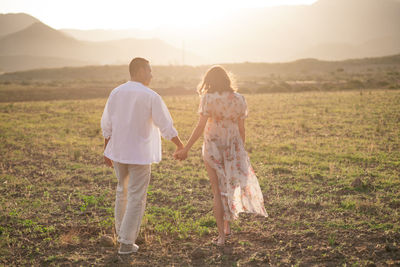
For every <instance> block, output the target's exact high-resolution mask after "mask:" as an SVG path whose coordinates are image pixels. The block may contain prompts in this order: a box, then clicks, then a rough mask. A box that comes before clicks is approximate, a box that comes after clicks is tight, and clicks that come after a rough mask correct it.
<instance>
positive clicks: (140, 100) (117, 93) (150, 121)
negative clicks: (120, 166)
mask: <svg viewBox="0 0 400 267" xmlns="http://www.w3.org/2000/svg"><path fill="white" fill-rule="evenodd" d="M101 128H102V131H103V136H104V138H106V139H108V138H110V140H109V142H108V144H107V147H106V149H105V150H104V155H105V156H106V157H107V158H109V159H111V160H113V161H117V162H120V163H125V164H142V165H145V164H151V163H158V162H160V161H161V138H160V132H161V135H162V136H163V137H164V138H165V139H168V140H171V139H172V138H173V137H175V136H177V135H178V132H177V131H176V129H175V128H174V126H173V121H172V118H171V115H170V113H169V111H168V108H167V106H166V105H165V103H164V101H163V100H162V98H161V96H160V95H158V94H157V93H156V92H154V91H153V90H151V89H150V88H148V87H146V86H144V85H143V84H141V83H139V82H133V81H128V82H126V83H124V84H122V85H120V86H118V87H117V88H115V89H114V90H112V92H111V93H110V96H109V98H108V100H107V103H106V106H105V108H104V112H103V116H102V118H101Z"/></svg>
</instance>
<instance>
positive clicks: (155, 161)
mask: <svg viewBox="0 0 400 267" xmlns="http://www.w3.org/2000/svg"><path fill="white" fill-rule="evenodd" d="M104 156H106V157H107V158H109V159H111V160H112V161H116V162H119V163H122V164H137V165H149V164H152V163H160V161H161V159H160V160H158V161H157V160H152V161H138V160H123V159H117V158H115V157H113V156H109V155H106V153H104Z"/></svg>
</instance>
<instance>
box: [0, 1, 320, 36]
mask: <svg viewBox="0 0 400 267" xmlns="http://www.w3.org/2000/svg"><path fill="white" fill-rule="evenodd" d="M316 1H317V0H230V1H229V0H202V1H195V0H169V1H165V0H148V1H123V0H114V1H112V2H111V1H105V0H86V1H79V0H69V1H51V0H36V1H30V0H3V4H2V5H1V6H0V12H2V13H16V12H25V13H28V14H31V15H32V16H35V17H37V18H39V19H40V20H41V21H43V22H44V23H46V24H48V25H50V26H52V27H54V28H56V29H61V28H75V29H132V28H134V29H141V30H149V29H154V28H163V27H169V28H171V27H172V28H180V29H190V28H200V27H203V26H204V25H206V24H210V23H213V22H215V21H218V20H223V19H225V18H226V17H227V16H229V15H230V14H232V12H238V11H239V12H240V9H242V8H261V7H267V6H278V5H304V4H312V3H314V2H316ZM44 7H45V8H44Z"/></svg>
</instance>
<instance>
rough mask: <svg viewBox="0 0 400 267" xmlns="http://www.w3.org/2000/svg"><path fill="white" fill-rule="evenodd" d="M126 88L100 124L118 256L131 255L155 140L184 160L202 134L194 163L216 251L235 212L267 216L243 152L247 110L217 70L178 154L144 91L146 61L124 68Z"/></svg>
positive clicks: (155, 158) (168, 122) (168, 124)
mask: <svg viewBox="0 0 400 267" xmlns="http://www.w3.org/2000/svg"><path fill="white" fill-rule="evenodd" d="M129 72H130V76H131V80H130V81H128V82H126V83H124V84H122V85H120V86H118V87H116V88H115V89H114V90H112V92H111V93H110V96H109V98H108V100H107V103H106V106H105V108H104V112H103V115H102V118H101V128H102V132H103V136H104V138H105V139H104V140H105V141H104V160H105V164H106V165H107V166H110V167H112V166H114V170H115V174H116V177H117V179H118V184H117V188H116V200H115V230H116V233H117V235H118V242H119V243H120V248H119V251H118V253H119V254H130V253H133V252H136V251H137V250H138V249H139V247H138V246H137V245H136V244H135V241H136V238H137V236H138V234H139V230H140V224H141V221H142V217H143V214H144V210H145V206H146V195H147V187H148V185H149V182H150V173H151V164H152V163H158V162H160V161H161V138H160V133H161V135H162V137H163V138H165V139H168V140H171V141H172V142H173V143H174V144H175V145H176V146H177V149H176V151H175V153H174V158H175V159H178V160H184V159H186V158H187V156H188V152H189V151H190V149H191V147H192V146H193V144H194V143H195V142H196V141H197V140H198V139H199V138H200V136H201V135H202V134H203V132H204V143H203V148H202V155H203V160H204V165H205V167H206V169H207V173H208V176H209V179H210V183H211V188H212V192H213V196H214V202H213V210H214V216H215V219H216V222H217V228H218V233H219V235H218V237H217V238H216V239H214V240H213V243H214V244H215V245H217V246H223V245H224V244H225V239H226V238H227V237H228V236H229V235H230V234H231V229H230V224H229V223H230V221H232V220H234V219H236V218H238V214H239V213H240V212H249V213H257V214H260V215H262V216H268V215H267V212H266V211H265V208H264V199H263V195H262V192H261V189H260V186H259V183H258V180H257V177H256V175H255V173H254V170H253V168H252V167H251V164H250V160H249V157H248V155H247V152H246V151H245V148H244V143H245V127H244V120H245V118H246V117H247V104H246V101H245V99H244V97H243V96H242V95H240V94H238V93H237V92H236V89H235V88H233V86H232V85H231V79H230V78H229V75H228V74H227V72H226V71H225V70H224V68H222V67H220V66H213V67H211V68H210V69H209V70H208V71H207V72H206V74H205V75H204V78H203V81H202V82H201V83H200V85H199V88H198V92H199V94H200V97H201V99H200V105H199V120H198V122H197V125H196V127H195V129H194V130H193V132H192V134H191V136H190V138H189V140H188V142H187V144H186V146H184V145H183V144H182V142H181V140H180V139H179V136H178V132H177V131H176V129H175V128H174V126H173V121H172V118H171V115H170V113H169V111H168V108H167V106H166V105H165V103H164V102H163V100H162V98H161V97H160V96H159V95H158V94H157V93H156V92H154V91H153V90H151V89H150V88H149V87H148V86H149V84H150V81H151V79H152V73H151V67H150V64H149V61H148V60H146V59H144V58H134V59H133V60H132V61H131V63H130V64H129Z"/></svg>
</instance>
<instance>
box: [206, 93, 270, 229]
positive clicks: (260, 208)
mask: <svg viewBox="0 0 400 267" xmlns="http://www.w3.org/2000/svg"><path fill="white" fill-rule="evenodd" d="M199 113H200V114H202V115H204V116H208V117H209V119H208V121H207V124H206V128H205V132H204V143H203V149H202V154H203V158H204V160H205V161H206V162H207V163H208V164H209V165H210V166H211V167H212V168H213V169H215V170H216V173H217V175H218V181H219V189H220V191H221V199H222V204H223V207H224V220H227V221H230V220H233V219H236V218H237V217H238V214H239V213H240V212H249V213H258V214H260V215H263V216H268V214H267V212H266V211H265V208H264V199H263V195H262V192H261V189H260V185H259V184H258V180H257V177H256V175H255V173H254V170H253V168H252V167H251V164H250V159H249V157H248V155H247V152H246V150H245V149H244V144H243V141H242V138H241V137H240V133H239V126H238V120H239V119H244V118H245V117H247V104H246V100H245V99H244V97H243V96H242V95H240V94H238V93H233V92H223V93H221V94H219V93H211V94H208V93H207V94H204V95H203V96H202V98H201V101H200V106H199Z"/></svg>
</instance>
